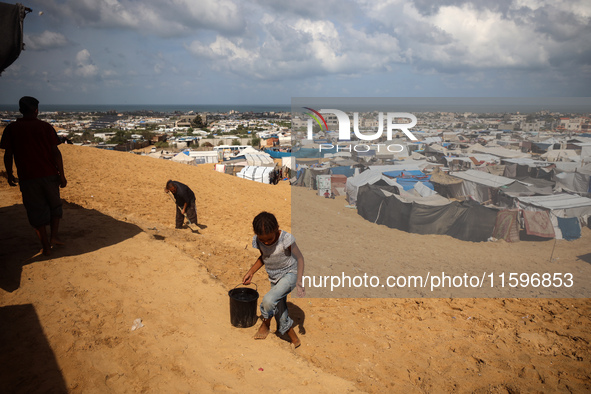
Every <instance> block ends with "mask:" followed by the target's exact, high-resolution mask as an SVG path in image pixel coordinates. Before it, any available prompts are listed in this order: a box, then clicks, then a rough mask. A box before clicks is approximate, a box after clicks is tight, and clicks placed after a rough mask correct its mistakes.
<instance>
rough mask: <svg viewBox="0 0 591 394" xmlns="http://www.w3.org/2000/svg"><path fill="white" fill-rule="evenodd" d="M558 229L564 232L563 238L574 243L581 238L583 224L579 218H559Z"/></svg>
mask: <svg viewBox="0 0 591 394" xmlns="http://www.w3.org/2000/svg"><path fill="white" fill-rule="evenodd" d="M557 219H558V228H560V231H561V232H562V238H563V239H566V240H567V241H573V240H575V239H579V238H581V224H580V223H579V219H578V218H557Z"/></svg>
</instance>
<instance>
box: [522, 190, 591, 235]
mask: <svg viewBox="0 0 591 394" xmlns="http://www.w3.org/2000/svg"><path fill="white" fill-rule="evenodd" d="M517 207H518V208H520V209H523V210H528V211H546V212H548V213H549V215H550V220H551V221H552V226H553V227H554V233H555V236H556V238H557V239H563V238H565V239H574V238H577V237H576V236H575V237H573V236H572V233H571V232H575V233H576V232H577V231H578V237H580V234H581V228H580V226H581V222H583V223H587V224H588V223H589V216H591V198H587V197H581V196H577V195H574V194H567V193H558V194H553V195H551V196H534V197H517ZM575 219H576V220H575ZM573 228H575V229H574V231H573ZM577 229H578V230H577ZM567 232H568V233H567ZM563 233H564V236H563ZM569 233H570V234H569Z"/></svg>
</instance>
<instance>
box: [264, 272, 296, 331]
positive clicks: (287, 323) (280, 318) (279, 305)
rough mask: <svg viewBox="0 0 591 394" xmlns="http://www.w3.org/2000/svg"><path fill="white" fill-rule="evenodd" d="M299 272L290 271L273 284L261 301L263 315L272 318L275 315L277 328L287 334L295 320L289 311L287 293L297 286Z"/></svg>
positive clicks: (265, 317)
mask: <svg viewBox="0 0 591 394" xmlns="http://www.w3.org/2000/svg"><path fill="white" fill-rule="evenodd" d="M297 280H298V276H297V274H295V273H293V272H288V273H287V274H285V275H284V276H283V278H281V279H279V281H278V282H277V283H276V284H271V290H269V292H268V293H267V294H265V296H264V297H263V301H262V302H261V316H262V317H263V319H270V318H271V317H273V316H275V320H276V321H277V330H278V331H279V333H280V334H281V335H283V334H285V333H286V332H287V331H288V330H289V329H290V328H291V326H292V325H293V320H292V319H291V318H290V317H289V314H288V313H287V295H288V294H289V293H291V291H292V290H293V289H294V288H295V287H296V282H297Z"/></svg>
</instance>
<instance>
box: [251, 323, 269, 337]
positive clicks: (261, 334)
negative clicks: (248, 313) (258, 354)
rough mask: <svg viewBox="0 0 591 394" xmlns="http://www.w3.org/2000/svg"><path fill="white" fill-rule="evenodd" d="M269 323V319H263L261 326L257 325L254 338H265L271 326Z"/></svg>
mask: <svg viewBox="0 0 591 394" xmlns="http://www.w3.org/2000/svg"><path fill="white" fill-rule="evenodd" d="M269 323H270V321H269V320H265V319H263V322H262V323H261V326H260V327H259V330H258V331H257V333H256V334H255V335H254V339H265V338H267V335H269V332H270V331H271V327H270V324H269Z"/></svg>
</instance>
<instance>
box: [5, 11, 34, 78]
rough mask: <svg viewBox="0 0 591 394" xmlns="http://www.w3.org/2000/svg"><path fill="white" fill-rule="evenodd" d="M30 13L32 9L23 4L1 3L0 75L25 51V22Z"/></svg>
mask: <svg viewBox="0 0 591 394" xmlns="http://www.w3.org/2000/svg"><path fill="white" fill-rule="evenodd" d="M28 12H31V9H30V8H26V7H25V6H23V5H22V4H19V3H17V4H8V3H2V2H0V74H1V73H2V72H3V71H4V70H5V69H6V68H8V66H10V65H11V64H12V63H14V61H15V60H16V59H18V57H19V55H20V53H21V51H22V50H23V49H24V44H23V21H24V19H25V16H26V15H27V13H28Z"/></svg>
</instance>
